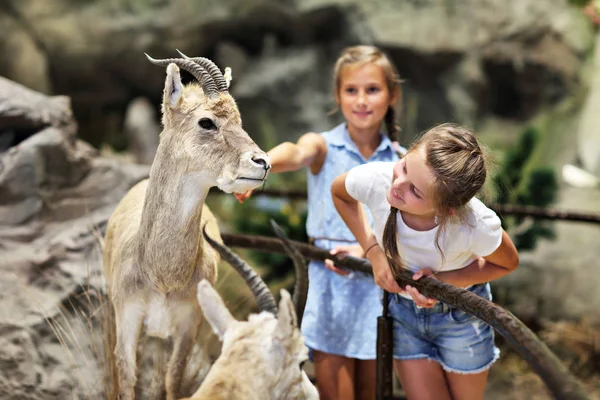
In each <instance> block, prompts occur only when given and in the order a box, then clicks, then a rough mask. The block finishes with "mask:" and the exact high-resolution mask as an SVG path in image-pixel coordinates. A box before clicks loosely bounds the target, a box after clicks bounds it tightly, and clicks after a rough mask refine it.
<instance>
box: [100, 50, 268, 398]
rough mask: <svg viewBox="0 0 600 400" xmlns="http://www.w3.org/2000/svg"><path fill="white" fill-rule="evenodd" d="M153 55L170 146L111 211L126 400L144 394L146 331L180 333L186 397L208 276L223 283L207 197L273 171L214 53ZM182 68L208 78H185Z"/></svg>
mask: <svg viewBox="0 0 600 400" xmlns="http://www.w3.org/2000/svg"><path fill="white" fill-rule="evenodd" d="M148 59H149V60H150V61H151V62H152V63H154V64H156V65H159V66H163V67H167V77H166V80H165V86H164V93H163V100H162V124H163V127H164V128H163V131H162V133H161V135H160V144H159V146H158V149H157V152H156V156H155V159H154V162H153V164H152V167H151V169H150V177H149V179H148V180H145V181H142V182H140V183H138V184H137V185H136V186H134V187H133V188H132V189H131V190H130V191H129V192H128V193H127V195H126V196H125V197H124V198H123V199H122V200H121V202H120V203H119V205H118V206H117V208H116V210H115V211H114V213H113V215H112V216H111V218H110V220H109V222H108V227H107V231H106V236H105V245H104V255H103V268H104V274H105V276H106V279H107V282H108V286H109V288H108V290H109V296H110V300H111V302H112V305H113V307H114V311H115V321H116V346H115V349H114V354H115V359H116V366H117V373H118V385H119V398H120V399H123V400H128V399H133V398H134V388H135V383H136V380H137V375H136V348H137V345H138V340H139V337H140V334H141V332H142V330H144V331H145V333H146V334H147V335H148V336H151V337H159V338H163V339H167V338H169V339H171V341H172V346H173V352H172V354H171V356H170V359H169V362H168V365H167V373H166V383H165V386H166V397H167V399H168V400H174V399H176V398H177V397H179V396H181V395H182V393H179V391H180V387H181V377H182V375H183V372H184V370H185V367H186V364H187V357H188V354H189V353H190V351H191V349H192V347H193V345H194V341H195V339H196V336H197V333H198V329H199V326H200V323H201V315H202V312H201V310H200V307H199V305H198V302H197V300H196V291H197V285H198V282H200V280H202V279H206V280H207V281H209V282H210V283H214V282H215V280H216V276H217V262H218V259H219V256H218V254H217V253H216V252H215V251H214V250H213V249H212V248H211V247H210V246H207V245H206V244H205V242H204V240H203V238H202V235H201V233H200V232H201V225H204V224H205V223H207V222H208V225H207V226H208V229H209V231H210V232H211V235H212V237H216V238H220V235H219V232H218V227H217V224H216V221H215V218H214V216H213V215H212V213H211V212H210V210H209V209H208V207H206V206H205V205H204V200H205V198H206V196H207V194H208V191H209V189H210V188H211V187H213V186H217V187H218V188H219V189H221V190H223V191H225V192H228V193H230V192H233V191H235V192H245V191H247V190H250V189H254V188H256V187H258V186H259V185H260V184H262V183H263V181H264V180H265V179H266V178H267V174H268V171H269V169H270V163H269V158H268V156H267V155H266V154H265V153H264V152H263V151H262V150H261V149H260V148H259V147H258V146H257V145H256V144H255V143H254V142H253V141H252V139H250V137H249V136H248V134H247V133H246V132H245V131H244V130H243V129H242V126H241V117H240V113H239V111H238V108H237V106H236V104H235V101H234V99H233V98H232V97H231V95H230V94H229V93H228V83H227V81H226V80H225V78H224V77H223V75H222V74H221V72H220V71H219V69H218V68H217V67H216V65H214V64H213V63H212V62H211V61H210V60H208V59H205V58H201V57H198V58H193V59H187V58H173V59H165V60H155V59H153V58H151V57H149V56H148ZM179 68H181V69H183V70H185V71H187V72H189V73H190V74H191V75H192V76H193V77H194V78H195V79H196V80H197V81H198V83H199V84H198V83H195V82H194V83H191V84H188V85H185V86H184V85H183V84H182V81H181V77H180V74H179Z"/></svg>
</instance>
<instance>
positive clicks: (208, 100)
mask: <svg viewBox="0 0 600 400" xmlns="http://www.w3.org/2000/svg"><path fill="white" fill-rule="evenodd" d="M146 57H147V58H148V60H150V62H152V63H153V64H155V65H159V66H166V67H167V78H166V80H165V88H164V92H163V101H162V123H163V131H162V133H161V137H160V145H159V148H158V150H157V156H156V157H157V160H158V159H159V157H162V161H163V162H162V163H160V162H159V163H158V164H159V165H161V164H164V163H165V162H167V161H170V164H171V165H175V166H176V168H177V169H178V171H179V172H180V173H181V174H182V175H189V174H194V173H197V174H200V175H201V178H202V181H203V182H205V183H206V184H207V186H217V187H218V188H219V189H221V190H222V191H224V192H227V193H231V192H234V191H235V192H239V193H241V192H245V191H247V190H250V189H254V188H256V187H258V186H259V185H260V184H261V183H262V182H263V181H264V180H265V179H266V178H267V174H268V172H269V169H270V168H271V165H270V162H269V157H268V156H267V155H266V154H265V153H264V152H263V151H262V150H261V149H260V148H259V147H258V146H257V145H256V143H254V141H253V140H252V139H251V138H250V136H248V134H247V133H246V131H244V129H243V128H242V120H241V117H240V113H239V110H238V108H237V105H236V103H235V101H234V99H233V97H231V95H230V94H229V92H228V90H227V87H228V83H227V81H226V80H225V78H224V77H223V74H222V73H221V71H220V70H219V69H218V68H217V66H216V65H215V64H214V63H213V62H212V61H210V60H208V59H206V58H202V57H198V58H193V59H191V58H169V59H163V60H156V59H154V58H152V57H150V56H149V55H147V54H146ZM180 68H181V69H182V70H185V71H187V72H189V73H190V74H191V75H192V76H193V77H194V78H195V79H196V81H197V83H196V82H193V83H190V84H187V85H185V86H184V85H183V84H182V82H181V76H180V74H179V71H180ZM161 148H162V149H161Z"/></svg>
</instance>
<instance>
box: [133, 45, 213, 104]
mask: <svg viewBox="0 0 600 400" xmlns="http://www.w3.org/2000/svg"><path fill="white" fill-rule="evenodd" d="M144 54H146V53H144ZM146 57H147V58H148V61H150V62H151V63H152V64H154V65H159V66H161V67H166V66H167V65H169V64H171V63H173V64H175V65H177V66H178V67H179V68H181V69H183V70H185V71H187V72H189V73H190V74H192V75H193V76H194V78H196V80H197V81H198V82H200V84H201V85H202V90H203V91H204V94H205V95H207V96H209V97H213V96H216V95H218V94H219V92H218V91H217V86H216V84H215V81H214V80H213V78H212V76H211V75H210V74H209V73H208V72H206V70H205V69H204V68H202V67H201V66H200V65H198V64H196V63H195V62H193V61H192V60H189V59H187V60H186V59H183V58H165V59H162V60H157V59H154V58H152V57H150V56H149V55H148V54H146Z"/></svg>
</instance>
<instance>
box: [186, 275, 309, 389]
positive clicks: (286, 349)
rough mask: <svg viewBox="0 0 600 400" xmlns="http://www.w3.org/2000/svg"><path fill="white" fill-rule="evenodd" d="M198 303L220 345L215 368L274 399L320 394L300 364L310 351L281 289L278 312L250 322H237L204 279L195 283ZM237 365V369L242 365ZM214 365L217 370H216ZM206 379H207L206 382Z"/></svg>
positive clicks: (250, 318)
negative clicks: (241, 372) (243, 375)
mask: <svg viewBox="0 0 600 400" xmlns="http://www.w3.org/2000/svg"><path fill="white" fill-rule="evenodd" d="M198 302H199V303H200V307H201V308H202V311H203V313H204V315H205V317H206V320H207V321H208V322H209V323H210V325H211V327H212V329H213V331H214V332H215V333H216V334H217V335H218V336H219V338H220V339H221V340H222V341H223V347H222V350H221V356H220V357H219V359H217V363H216V364H215V366H213V369H214V370H215V371H218V370H219V369H221V368H223V369H225V370H228V371H229V376H236V373H237V374H239V371H240V370H242V371H246V372H249V375H248V376H247V377H242V376H238V379H243V378H246V379H244V381H245V382H251V384H252V385H253V387H255V388H260V389H261V391H264V392H266V393H268V395H269V398H273V399H310V400H312V399H318V398H319V394H318V392H317V389H316V388H315V386H314V385H313V384H312V383H311V382H310V380H309V379H308V376H306V374H305V373H304V371H303V370H302V364H303V363H304V361H306V360H307V359H308V349H307V347H306V345H305V344H304V339H303V337H302V334H301V333H300V330H299V329H298V325H297V319H296V312H295V310H294V304H293V302H292V299H291V297H290V294H289V293H288V292H287V291H286V290H284V289H282V290H281V300H280V302H279V310H278V311H277V313H276V314H273V313H271V312H268V311H264V312H261V313H260V314H252V315H250V316H249V318H248V321H238V320H236V319H235V318H234V317H233V316H232V315H231V313H230V312H229V310H228V309H227V307H226V306H225V304H224V303H223V300H222V299H221V297H220V296H219V294H218V293H217V292H216V290H215V289H214V288H213V287H212V286H211V285H210V283H208V282H207V281H205V280H202V281H200V283H199V284H198ZM240 364H241V365H240ZM217 365H218V367H217ZM209 377H210V373H209V376H207V380H209Z"/></svg>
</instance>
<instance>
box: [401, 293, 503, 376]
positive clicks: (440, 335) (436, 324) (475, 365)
mask: <svg viewBox="0 0 600 400" xmlns="http://www.w3.org/2000/svg"><path fill="white" fill-rule="evenodd" d="M468 290H470V291H472V292H473V293H475V294H477V295H479V296H481V297H484V298H486V299H488V300H491V299H492V296H491V292H490V286H489V284H478V285H473V286H471V287H470V288H469V289H468ZM389 314H390V316H391V317H392V318H393V320H394V359H397V360H415V359H429V360H433V361H436V362H438V363H439V364H440V365H441V366H442V368H443V369H444V370H446V371H449V372H457V373H463V374H469V373H470V374H474V373H479V372H482V371H485V370H486V369H488V368H489V367H490V366H491V365H492V364H493V363H494V361H496V360H497V359H498V356H499V355H500V350H499V349H498V348H497V347H496V346H494V330H493V328H492V327H491V326H490V325H488V324H487V323H485V322H483V321H481V320H480V319H478V318H476V317H473V316H471V315H470V314H468V313H466V312H464V311H462V310H460V309H458V308H456V307H452V306H449V305H448V304H445V303H442V302H438V303H437V304H436V305H435V306H434V307H433V308H419V307H417V306H416V305H415V303H414V302H413V301H412V300H410V299H407V298H405V297H402V296H400V295H397V294H392V295H390V296H389Z"/></svg>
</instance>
